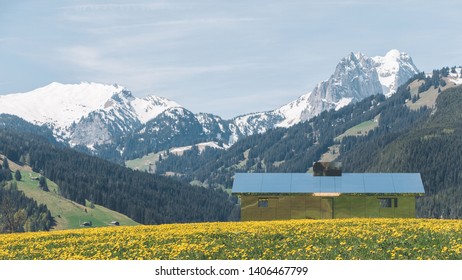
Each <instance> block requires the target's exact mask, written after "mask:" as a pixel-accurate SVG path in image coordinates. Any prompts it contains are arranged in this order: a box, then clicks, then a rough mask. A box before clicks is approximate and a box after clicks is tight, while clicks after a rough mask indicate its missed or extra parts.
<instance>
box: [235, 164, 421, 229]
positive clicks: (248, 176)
mask: <svg viewBox="0 0 462 280" xmlns="http://www.w3.org/2000/svg"><path fill="white" fill-rule="evenodd" d="M313 169H314V171H315V174H310V173H237V174H236V175H235V178H234V184H233V189H232V192H233V193H234V194H237V195H238V196H239V197H240V200H241V220H242V221H256V220H287V219H332V218H353V217H370V218H372V217H374V218H375V217H390V218H392V217H395V218H414V217H415V198H416V197H417V196H423V195H424V194H425V191H424V188H423V184H422V179H421V178H420V174H419V173H343V174H342V172H341V169H340V168H339V165H338V164H336V165H335V167H334V169H335V170H334V171H332V170H328V169H329V168H326V170H322V167H321V168H320V166H319V165H316V164H315V165H314V166H313ZM326 174H327V175H326Z"/></svg>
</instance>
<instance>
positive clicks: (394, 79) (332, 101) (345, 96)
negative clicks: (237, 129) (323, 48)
mask: <svg viewBox="0 0 462 280" xmlns="http://www.w3.org/2000/svg"><path fill="white" fill-rule="evenodd" d="M417 73H418V70H417V67H416V66H415V65H414V63H413V62H412V59H411V57H410V56H409V55H407V54H406V53H402V52H399V51H398V50H391V51H389V52H388V53H387V54H386V55H385V56H383V57H382V56H375V57H373V58H370V57H367V56H365V55H364V54H362V53H350V54H349V55H348V56H346V57H344V58H343V59H342V60H341V61H340V62H339V64H338V65H337V66H336V68H335V71H334V73H333V74H332V75H331V76H330V78H329V79H327V80H325V81H322V82H320V83H318V84H317V85H316V87H315V88H314V89H313V90H312V91H311V92H309V93H307V94H305V95H302V96H300V97H299V98H298V99H296V100H295V101H292V102H290V103H288V104H287V105H284V106H282V107H280V108H279V109H276V110H275V111H274V112H275V113H277V114H280V115H281V116H282V117H283V121H281V122H279V123H278V124H276V126H277V127H289V126H292V125H294V124H296V123H299V122H301V121H305V120H308V119H310V118H312V117H314V116H316V115H318V114H319V113H321V112H322V111H324V110H330V109H335V110H339V109H340V108H342V107H344V106H346V105H348V104H350V103H351V102H357V101H360V100H362V99H363V98H365V97H367V96H370V95H373V94H377V93H383V94H385V95H387V96H390V95H391V94H393V93H394V92H396V89H397V88H398V86H400V85H401V84H403V83H404V82H406V81H407V80H408V79H409V78H411V77H412V76H414V75H415V74H417Z"/></svg>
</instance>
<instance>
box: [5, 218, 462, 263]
mask: <svg viewBox="0 0 462 280" xmlns="http://www.w3.org/2000/svg"><path fill="white" fill-rule="evenodd" d="M0 259H4V260H5V259H45V260H48V259H63V260H68V259H73V260H74V259H96V260H112V259H134V260H136V259H140V260H141V259H147V260H155V259H162V260H175V259H180V260H190V259H200V260H203V259H239V260H247V259H263V260H272V259H277V260H284V259H289V260H295V259H304V260H305V259H306V260H318V259H320V260H335V259H349V260H356V259H379V260H381V259H385V260H393V259H413V260H419V259H440V260H441V259H462V221H459V220H426V219H342V220H290V221H271V222H269V221H267V222H226V223H194V224H171V225H159V226H133V227H107V228H94V229H78V230H67V231H53V232H38V233H17V234H4V235H0Z"/></svg>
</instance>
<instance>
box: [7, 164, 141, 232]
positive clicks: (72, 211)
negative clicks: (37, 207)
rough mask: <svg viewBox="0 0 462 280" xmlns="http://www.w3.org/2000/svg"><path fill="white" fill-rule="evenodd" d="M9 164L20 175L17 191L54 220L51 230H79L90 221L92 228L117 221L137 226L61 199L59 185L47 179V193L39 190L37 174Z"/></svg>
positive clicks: (98, 208) (114, 214)
mask: <svg viewBox="0 0 462 280" xmlns="http://www.w3.org/2000/svg"><path fill="white" fill-rule="evenodd" d="M9 163H10V168H11V171H13V172H15V171H16V170H19V171H20V173H21V177H22V178H21V180H20V181H16V183H17V187H18V190H19V191H22V192H23V193H24V194H25V195H26V196H27V197H29V198H31V199H33V200H35V201H36V202H37V203H38V204H43V205H46V207H47V208H48V210H50V212H51V215H52V216H53V219H54V221H55V225H53V227H52V229H54V230H63V229H72V228H80V227H81V224H82V223H83V222H91V223H92V227H99V226H108V225H110V223H111V222H112V221H118V222H119V224H120V225H138V223H136V222H135V221H133V220H132V219H130V218H128V217H127V216H125V215H123V214H120V213H118V212H115V211H112V210H110V209H107V208H105V207H103V206H100V205H94V204H92V203H90V202H88V201H87V203H86V205H81V204H78V203H75V202H73V201H71V200H68V199H66V198H64V197H62V196H61V195H60V194H59V186H58V185H57V184H56V183H54V182H53V181H51V180H49V179H47V185H48V188H49V191H47V192H46V191H43V190H42V189H40V188H39V187H38V181H37V180H36V179H35V178H38V177H40V174H38V173H36V172H33V171H32V169H31V168H30V167H29V166H27V165H18V164H15V163H14V162H13V161H11V160H10V161H9Z"/></svg>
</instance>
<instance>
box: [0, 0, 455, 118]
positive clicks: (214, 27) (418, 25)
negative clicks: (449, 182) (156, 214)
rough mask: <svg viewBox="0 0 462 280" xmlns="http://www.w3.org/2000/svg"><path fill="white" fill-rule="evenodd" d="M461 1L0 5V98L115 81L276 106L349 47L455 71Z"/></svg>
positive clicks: (220, 110) (233, 108) (186, 101)
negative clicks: (56, 85)
mask: <svg viewBox="0 0 462 280" xmlns="http://www.w3.org/2000/svg"><path fill="white" fill-rule="evenodd" d="M460 11H462V1H457V0H454V1H445V0H442V1H406V0H400V1H395V0H388V1H366V0H364V1H363V0H345V1H340V0H319V1H308V0H307V1H290V0H288V1H273V0H261V1H258V0H248V1H240V0H238V1H225V0H196V1H180V0H171V1H78V0H76V1H58V0H54V1H53V0H42V1H38V0H37V1H7V0H0V94H7V93H15V92H25V91H30V90H33V89H35V88H38V87H41V86H45V85H47V84H49V83H51V82H54V81H56V82H61V83H79V82H81V81H89V82H99V83H107V84H113V83H117V84H120V85H123V86H125V87H126V88H128V89H129V90H131V91H132V92H133V94H134V95H136V96H139V97H142V96H146V95H151V94H153V95H158V96H163V97H167V98H169V99H172V100H174V101H176V102H178V103H180V104H181V105H183V106H185V107H186V108H188V109H190V110H191V111H193V112H195V113H199V112H207V113H214V114H217V115H220V116H222V117H224V118H231V117H233V116H237V115H240V114H244V113H250V112H257V111H266V110H272V109H275V108H278V107H279V106H282V105H284V104H286V103H288V102H290V101H292V100H294V99H296V98H297V97H298V96H300V95H302V94H304V93H307V92H309V91H311V89H312V88H313V87H314V86H315V85H316V83H317V82H319V81H321V80H325V79H327V78H328V77H329V76H330V75H331V74H332V73H333V71H334V69H335V66H336V64H337V62H338V61H339V60H340V59H341V58H342V57H344V56H346V55H347V54H348V53H350V52H351V51H353V52H357V51H361V52H363V53H364V54H366V55H368V56H376V55H384V54H385V53H386V52H387V51H388V50H390V49H393V48H396V49H399V50H400V51H404V52H407V53H408V54H410V55H411V57H412V58H413V60H414V63H415V64H416V66H417V67H418V68H419V69H420V70H421V71H431V70H432V69H434V68H441V67H443V66H453V65H460V64H462V36H460V35H459V34H460V30H461V29H462V17H460Z"/></svg>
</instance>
